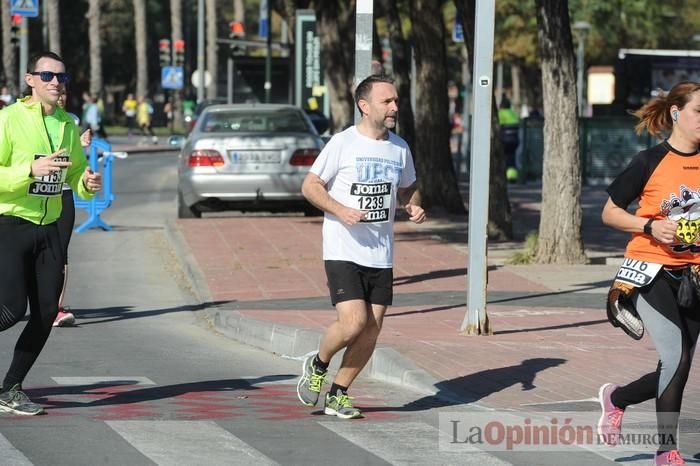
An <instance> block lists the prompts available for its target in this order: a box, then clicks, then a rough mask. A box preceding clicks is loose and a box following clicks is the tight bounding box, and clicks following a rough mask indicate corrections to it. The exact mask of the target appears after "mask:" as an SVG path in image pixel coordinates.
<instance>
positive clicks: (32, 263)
mask: <svg viewBox="0 0 700 466" xmlns="http://www.w3.org/2000/svg"><path fill="white" fill-rule="evenodd" d="M0 268H1V270H2V272H1V273H2V276H0V331H2V330H7V329H8V328H10V327H12V326H13V325H15V324H16V323H17V322H18V321H19V320H20V319H21V318H22V317H23V316H24V315H25V313H26V311H27V302H29V310H30V314H29V321H28V322H27V325H26V326H25V327H24V330H23V331H22V333H21V334H20V337H19V340H17V344H16V345H15V351H14V355H13V358H12V362H11V364H10V369H9V371H8V372H7V375H6V376H5V379H4V380H3V388H5V389H8V388H10V387H12V386H13V385H14V384H17V383H22V381H23V380H24V378H25V377H26V375H27V373H28V372H29V370H30V369H31V367H32V365H34V362H35V361H36V359H37V357H38V356H39V353H40V352H41V350H42V348H43V347H44V344H45V343H46V340H48V338H49V334H50V333H51V326H52V325H53V321H54V319H55V318H56V314H57V313H58V297H59V295H60V294H61V285H62V283H63V253H62V251H61V243H60V240H59V236H58V228H57V227H56V224H55V223H51V224H49V225H35V224H33V223H31V222H28V221H26V220H23V219H21V218H18V217H13V216H7V215H2V216H0Z"/></svg>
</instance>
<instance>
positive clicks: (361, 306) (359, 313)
mask: <svg viewBox="0 0 700 466" xmlns="http://www.w3.org/2000/svg"><path fill="white" fill-rule="evenodd" d="M335 308H336V311H337V312H338V320H336V321H335V322H333V323H332V324H331V325H330V326H329V327H328V329H326V332H325V333H324V334H323V338H321V345H320V346H319V350H318V357H319V359H320V360H321V361H323V362H325V363H327V362H330V360H331V358H332V357H333V356H334V355H335V353H337V352H338V351H340V350H341V349H343V348H345V347H346V346H348V345H349V344H351V343H352V342H353V340H355V339H356V338H357V336H358V335H360V333H362V332H363V330H364V328H365V325H366V324H367V321H368V312H367V303H366V302H365V301H364V300H362V299H353V300H350V301H343V302H340V303H338V304H336V306H335Z"/></svg>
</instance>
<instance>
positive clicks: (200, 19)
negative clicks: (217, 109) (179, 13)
mask: <svg viewBox="0 0 700 466" xmlns="http://www.w3.org/2000/svg"><path fill="white" fill-rule="evenodd" d="M205 72H206V70H205V69H204V0H199V1H198V2H197V77H198V79H197V102H198V103H199V102H201V101H202V100H204V73H205Z"/></svg>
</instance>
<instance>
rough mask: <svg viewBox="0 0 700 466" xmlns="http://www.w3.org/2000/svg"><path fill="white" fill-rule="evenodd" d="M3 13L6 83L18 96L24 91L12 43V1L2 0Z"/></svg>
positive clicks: (3, 50)
mask: <svg viewBox="0 0 700 466" xmlns="http://www.w3.org/2000/svg"><path fill="white" fill-rule="evenodd" d="M0 10H2V11H1V14H2V20H1V21H2V67H3V69H4V71H5V83H6V85H7V89H8V90H9V91H10V93H11V94H12V95H13V96H14V97H17V96H18V95H19V93H20V92H21V91H22V89H20V87H19V84H18V82H17V81H18V79H19V78H18V76H17V54H16V47H15V46H14V45H13V44H12V40H11V39H12V31H11V30H10V28H11V27H12V20H11V19H10V2H4V1H0Z"/></svg>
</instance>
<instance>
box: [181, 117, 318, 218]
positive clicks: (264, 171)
mask: <svg viewBox="0 0 700 466" xmlns="http://www.w3.org/2000/svg"><path fill="white" fill-rule="evenodd" d="M322 146H323V141H322V139H321V137H320V136H319V134H318V132H317V131H316V128H314V126H313V124H312V123H311V120H310V119H309V118H308V116H307V115H306V114H305V113H304V111H303V110H301V109H300V108H298V107H295V106H292V105H273V104H231V105H213V106H210V107H207V108H206V109H205V110H204V112H202V114H201V115H200V116H199V118H198V119H197V123H196V125H195V127H194V128H193V129H192V132H191V133H190V134H189V136H188V137H187V140H186V141H185V143H184V145H183V148H182V151H181V152H180V158H179V163H178V190H177V191H178V196H177V202H178V206H177V207H178V217H179V218H193V217H201V216H202V212H212V211H221V210H242V211H252V210H268V211H282V210H293V209H296V210H301V211H303V212H304V213H305V214H307V215H313V214H316V213H317V212H318V211H317V210H316V209H315V208H314V207H312V206H311V205H310V204H309V203H308V202H307V201H306V200H305V199H304V197H303V196H302V194H301V183H302V181H303V180H304V177H305V176H306V173H307V172H308V171H309V168H310V167H311V164H313V162H314V160H315V159H316V156H317V155H318V154H319V152H320V150H321V148H322Z"/></svg>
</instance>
